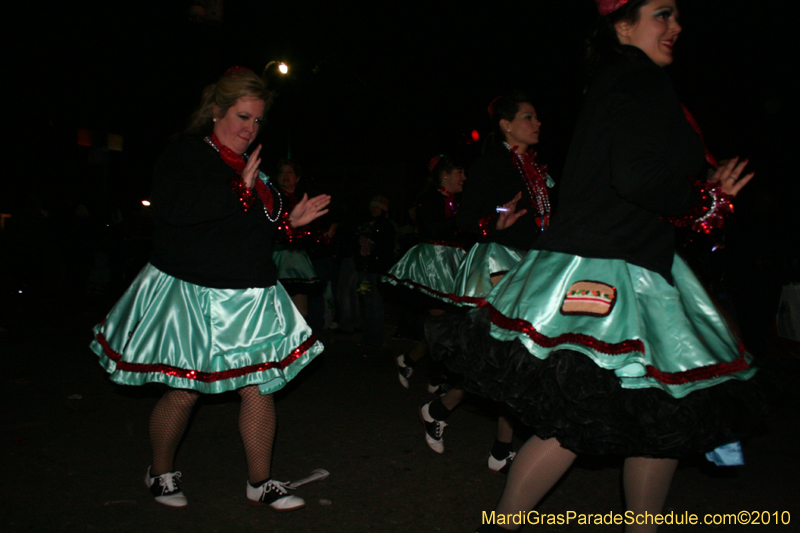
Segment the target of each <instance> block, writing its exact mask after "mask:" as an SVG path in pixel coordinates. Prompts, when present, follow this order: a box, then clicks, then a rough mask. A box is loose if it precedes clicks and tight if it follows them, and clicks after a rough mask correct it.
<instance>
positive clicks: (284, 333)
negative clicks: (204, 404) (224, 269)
mask: <svg viewBox="0 0 800 533" xmlns="http://www.w3.org/2000/svg"><path fill="white" fill-rule="evenodd" d="M94 334H95V339H94V341H93V342H92V344H91V348H92V350H93V351H94V352H95V353H96V354H97V355H98V357H99V358H100V364H101V365H102V366H103V368H105V369H106V371H108V372H109V374H110V375H111V380H112V381H114V382H115V383H119V384H122V385H143V384H145V383H152V382H156V383H164V384H166V385H169V386H170V387H174V388H180V389H192V390H196V391H198V392H202V393H211V394H213V393H220V392H225V391H230V390H236V389H239V388H242V387H245V386H248V385H257V386H258V388H259V391H260V392H261V394H270V393H272V392H275V391H277V390H279V389H281V388H282V387H283V386H284V385H286V383H288V382H289V381H290V380H291V379H292V378H294V377H295V376H296V375H297V374H298V373H299V372H300V370H302V369H303V368H304V367H305V366H306V365H307V364H308V363H310V362H311V360H312V359H314V357H316V356H317V355H318V354H319V353H320V352H322V349H323V346H322V344H321V343H320V342H319V341H317V339H316V337H315V336H314V335H313V334H312V332H311V329H310V328H309V327H308V326H307V325H306V323H305V321H304V320H303V317H302V316H301V315H300V313H299V312H298V311H297V309H296V308H295V307H294V305H293V304H292V301H291V299H290V298H289V295H288V294H286V291H285V290H284V289H283V287H281V285H280V284H278V285H276V286H273V287H266V288H250V289H212V288H208V287H201V286H199V285H194V284H192V283H188V282H185V281H181V280H179V279H176V278H174V277H172V276H170V275H168V274H165V273H163V272H161V271H160V270H158V269H157V268H155V267H154V266H152V265H149V264H148V265H147V266H146V267H145V268H144V269H142V271H141V272H140V273H139V275H138V276H137V277H136V279H135V280H134V281H133V283H132V284H131V286H130V288H129V289H128V290H127V292H126V293H125V294H124V295H123V296H122V298H121V299H120V300H119V301H118V302H117V304H116V305H115V306H114V308H113V309H112V310H111V312H110V313H109V314H108V316H107V317H106V319H105V320H104V321H103V322H102V323H101V324H99V325H97V326H96V327H95V328H94Z"/></svg>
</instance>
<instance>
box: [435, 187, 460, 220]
mask: <svg viewBox="0 0 800 533" xmlns="http://www.w3.org/2000/svg"><path fill="white" fill-rule="evenodd" d="M439 192H440V193H442V194H443V195H444V196H445V198H446V200H445V204H444V217H445V218H450V217H454V216H456V214H458V202H456V195H455V194H453V193H451V192H450V191H448V190H447V189H445V188H444V187H441V186H440V187H439Z"/></svg>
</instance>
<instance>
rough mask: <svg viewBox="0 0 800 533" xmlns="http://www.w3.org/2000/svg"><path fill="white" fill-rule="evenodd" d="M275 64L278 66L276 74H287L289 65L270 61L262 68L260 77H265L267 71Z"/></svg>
mask: <svg viewBox="0 0 800 533" xmlns="http://www.w3.org/2000/svg"><path fill="white" fill-rule="evenodd" d="M275 63H277V64H278V72H280V73H281V74H286V73H287V72H289V65H287V64H286V63H284V62H283V61H270V62H269V63H267V66H266V67H264V72H262V73H261V76H262V77H263V76H264V75H266V73H267V69H268V68H269V67H271V66H272V65H274V64H275Z"/></svg>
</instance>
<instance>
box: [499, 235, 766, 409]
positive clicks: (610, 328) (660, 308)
mask: <svg viewBox="0 0 800 533" xmlns="http://www.w3.org/2000/svg"><path fill="white" fill-rule="evenodd" d="M672 276H673V278H674V280H675V285H674V286H673V285H670V284H669V283H667V281H666V280H665V279H664V278H663V277H662V276H660V275H658V274H656V273H655V272H651V271H649V270H647V269H644V268H641V267H637V266H635V265H631V264H628V263H627V262H625V261H623V260H616V259H593V258H584V257H579V256H575V255H568V254H562V253H556V252H548V251H535V250H532V251H530V252H528V254H527V256H526V257H525V259H524V260H523V261H522V262H521V263H519V264H518V265H517V266H516V267H515V268H514V269H512V270H511V271H509V272H508V274H506V276H505V277H504V278H503V279H502V280H501V281H500V282H499V283H498V284H497V286H496V287H495V288H494V290H493V291H492V292H491V293H490V294H489V296H488V297H487V298H486V301H487V304H488V305H487V308H488V310H489V313H490V317H491V321H492V326H491V335H492V336H493V337H494V338H496V339H498V340H501V341H512V340H514V339H519V340H520V341H521V342H522V344H523V345H524V346H525V347H526V348H527V349H528V351H529V352H530V353H531V354H532V355H533V356H535V357H538V358H539V359H546V358H547V357H548V356H549V355H550V354H551V353H553V352H554V351H556V350H564V349H567V350H573V351H576V352H580V353H583V354H585V355H587V356H588V357H590V358H591V359H592V360H593V361H594V362H595V363H596V364H597V365H598V366H599V367H601V368H604V369H610V370H613V371H614V373H615V374H616V375H617V377H618V378H619V379H620V382H621V386H622V387H624V388H628V389H638V388H644V387H656V388H660V389H663V390H665V391H666V392H668V393H669V394H671V395H672V396H674V397H676V398H681V397H683V396H685V395H687V394H689V393H690V392H692V391H693V390H697V389H702V388H705V387H710V386H712V385H715V384H717V383H720V382H722V381H726V380H730V379H738V380H745V379H749V378H750V377H752V376H753V374H754V373H755V369H754V368H751V366H750V365H751V362H752V357H751V356H750V354H748V353H747V352H746V351H745V350H744V347H743V346H742V344H741V342H740V341H739V340H738V338H737V337H736V335H735V334H734V333H733V332H732V331H731V328H730V327H729V326H728V323H727V321H726V320H725V318H724V317H723V316H722V314H721V313H720V312H719V311H718V310H717V308H716V306H715V305H714V303H713V302H712V301H711V299H710V297H709V296H708V294H707V293H706V291H705V289H704V288H703V286H702V285H701V283H700V282H699V280H698V279H697V278H696V277H695V275H694V273H693V272H692V271H691V269H690V268H689V267H688V265H686V263H685V262H684V261H683V260H682V259H681V258H680V257H678V256H677V255H676V256H675V259H674V262H673V266H672Z"/></svg>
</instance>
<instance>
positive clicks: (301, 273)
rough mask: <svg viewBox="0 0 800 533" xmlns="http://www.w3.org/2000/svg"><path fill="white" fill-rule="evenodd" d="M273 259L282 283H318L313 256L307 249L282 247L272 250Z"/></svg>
mask: <svg viewBox="0 0 800 533" xmlns="http://www.w3.org/2000/svg"><path fill="white" fill-rule="evenodd" d="M272 261H273V262H274V263H275V266H277V267H278V279H279V280H280V281H281V283H316V282H318V281H319V278H318V277H317V273H316V271H315V270H314V265H313V264H312V263H311V258H310V257H309V256H308V252H306V251H305V250H296V249H294V248H280V247H279V246H276V247H275V249H274V250H273V252H272Z"/></svg>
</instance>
